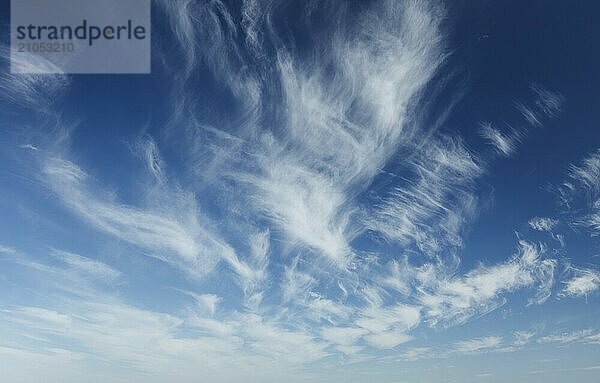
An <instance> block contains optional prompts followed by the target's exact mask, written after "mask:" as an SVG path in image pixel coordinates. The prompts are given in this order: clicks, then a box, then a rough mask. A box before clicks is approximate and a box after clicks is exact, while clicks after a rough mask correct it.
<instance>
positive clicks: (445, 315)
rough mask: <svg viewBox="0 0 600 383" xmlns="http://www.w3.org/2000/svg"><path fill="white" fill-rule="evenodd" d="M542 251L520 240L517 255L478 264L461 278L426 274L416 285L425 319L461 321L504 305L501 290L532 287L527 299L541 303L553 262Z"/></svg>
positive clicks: (547, 291)
mask: <svg viewBox="0 0 600 383" xmlns="http://www.w3.org/2000/svg"><path fill="white" fill-rule="evenodd" d="M543 253H544V248H543V247H542V246H537V245H535V244H532V243H529V242H526V241H523V240H521V241H519V254H518V255H516V256H515V257H513V258H511V259H510V260H508V261H506V262H504V263H500V264H497V265H494V266H490V267H485V266H481V267H479V268H477V269H474V270H472V271H470V272H468V273H466V274H465V275H464V276H461V277H454V278H447V277H444V276H443V275H441V276H439V275H438V276H434V277H432V276H430V277H427V279H426V281H427V283H425V284H423V285H422V286H421V287H419V291H420V297H419V301H420V302H421V304H422V305H423V307H424V311H425V313H426V317H427V318H428V321H429V322H430V323H432V324H436V323H438V322H442V323H444V322H450V323H464V322H465V321H466V320H468V319H469V318H470V317H471V316H473V315H476V314H484V313H487V312H489V311H491V310H493V309H495V308H496V307H498V306H499V305H502V304H504V302H505V301H504V299H502V298H501V294H502V293H505V292H512V291H515V290H517V289H521V288H528V287H533V286H537V292H536V295H535V296H534V297H533V298H531V299H530V302H531V303H537V304H539V303H542V302H544V301H545V300H546V299H547V298H548V297H549V296H550V289H551V287H552V284H553V283H554V268H555V265H556V262H555V261H554V260H553V259H544V258H542V254H543ZM433 275H435V274H433Z"/></svg>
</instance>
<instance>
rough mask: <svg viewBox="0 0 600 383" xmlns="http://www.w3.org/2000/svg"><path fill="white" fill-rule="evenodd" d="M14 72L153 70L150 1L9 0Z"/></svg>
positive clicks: (119, 71)
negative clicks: (151, 62)
mask: <svg viewBox="0 0 600 383" xmlns="http://www.w3.org/2000/svg"><path fill="white" fill-rule="evenodd" d="M10 21H11V25H10V32H11V33H10V41H11V47H10V48H11V72H12V73H150V0H11V15H10Z"/></svg>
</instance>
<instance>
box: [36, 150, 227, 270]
mask: <svg viewBox="0 0 600 383" xmlns="http://www.w3.org/2000/svg"><path fill="white" fill-rule="evenodd" d="M42 172H43V177H42V179H43V181H44V182H45V183H47V184H48V186H49V187H50V188H51V189H52V190H53V191H54V193H56V195H57V197H58V198H60V200H62V202H63V203H64V204H65V205H66V206H67V207H68V208H70V209H71V210H72V211H73V212H74V213H76V214H77V215H78V216H80V217H81V218H83V219H84V220H85V221H87V222H88V223H89V224H90V225H92V226H93V227H95V228H96V229H98V230H100V231H103V232H106V233H108V234H110V235H113V236H115V237H117V238H120V239H122V240H124V241H127V242H129V243H131V244H133V245H135V246H138V247H140V248H142V249H145V250H149V251H150V255H151V256H154V257H157V258H159V259H162V260H164V261H166V262H168V263H171V264H173V265H175V266H177V267H179V268H180V269H181V270H182V271H184V272H187V273H189V274H191V275H196V276H200V275H204V274H206V273H207V272H208V271H210V270H211V269H212V267H213V266H214V265H215V264H216V262H217V261H218V260H219V259H228V260H231V259H233V257H234V255H233V253H234V252H233V250H232V249H231V247H229V245H228V244H226V243H225V242H224V241H223V240H222V239H221V238H219V237H218V236H217V235H215V234H214V233H212V232H210V231H209V230H207V229H206V228H204V227H203V226H202V224H201V222H200V221H199V220H198V216H199V214H198V212H197V207H196V203H195V200H194V198H193V195H189V194H184V193H176V192H174V193H169V194H168V195H163V196H162V197H161V198H164V199H167V198H168V199H169V200H170V201H169V202H170V204H169V205H168V207H167V208H166V209H165V208H164V207H163V208H156V209H153V208H147V209H144V208H138V207H133V206H127V205H124V204H121V203H118V202H114V201H112V200H111V197H110V196H109V195H108V193H106V192H104V193H103V191H102V190H101V189H99V188H98V187H97V186H95V185H93V182H92V179H91V178H90V177H89V176H88V175H87V174H86V173H85V172H84V171H83V170H81V169H80V168H79V167H78V166H77V165H75V164H74V163H72V162H69V161H65V160H61V159H57V158H50V159H48V160H47V161H46V163H45V164H44V166H43V170H42ZM165 202H166V201H165Z"/></svg>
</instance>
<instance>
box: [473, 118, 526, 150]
mask: <svg viewBox="0 0 600 383" xmlns="http://www.w3.org/2000/svg"><path fill="white" fill-rule="evenodd" d="M479 134H480V135H481V136H482V137H483V138H484V139H486V140H487V141H488V142H489V144H490V145H492V146H493V147H494V149H495V150H496V152H497V153H499V154H502V155H504V156H510V155H511V154H512V153H513V152H514V151H515V149H516V145H517V143H518V142H519V137H518V136H517V135H516V134H515V133H514V132H509V133H503V132H501V131H500V130H498V129H496V128H494V127H493V126H492V123H491V122H482V123H481V124H480V129H479Z"/></svg>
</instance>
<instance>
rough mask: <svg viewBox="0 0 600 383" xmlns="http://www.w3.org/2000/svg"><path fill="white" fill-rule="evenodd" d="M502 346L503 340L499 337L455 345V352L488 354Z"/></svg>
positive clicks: (461, 342)
mask: <svg viewBox="0 0 600 383" xmlns="http://www.w3.org/2000/svg"><path fill="white" fill-rule="evenodd" d="M501 344H502V338H501V337H498V336H488V337H484V338H475V339H469V340H463V341H460V342H456V343H455V345H454V352H457V353H459V354H471V353H479V352H487V351H490V350H493V349H496V348H498V347H499V346H500V345H501Z"/></svg>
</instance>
